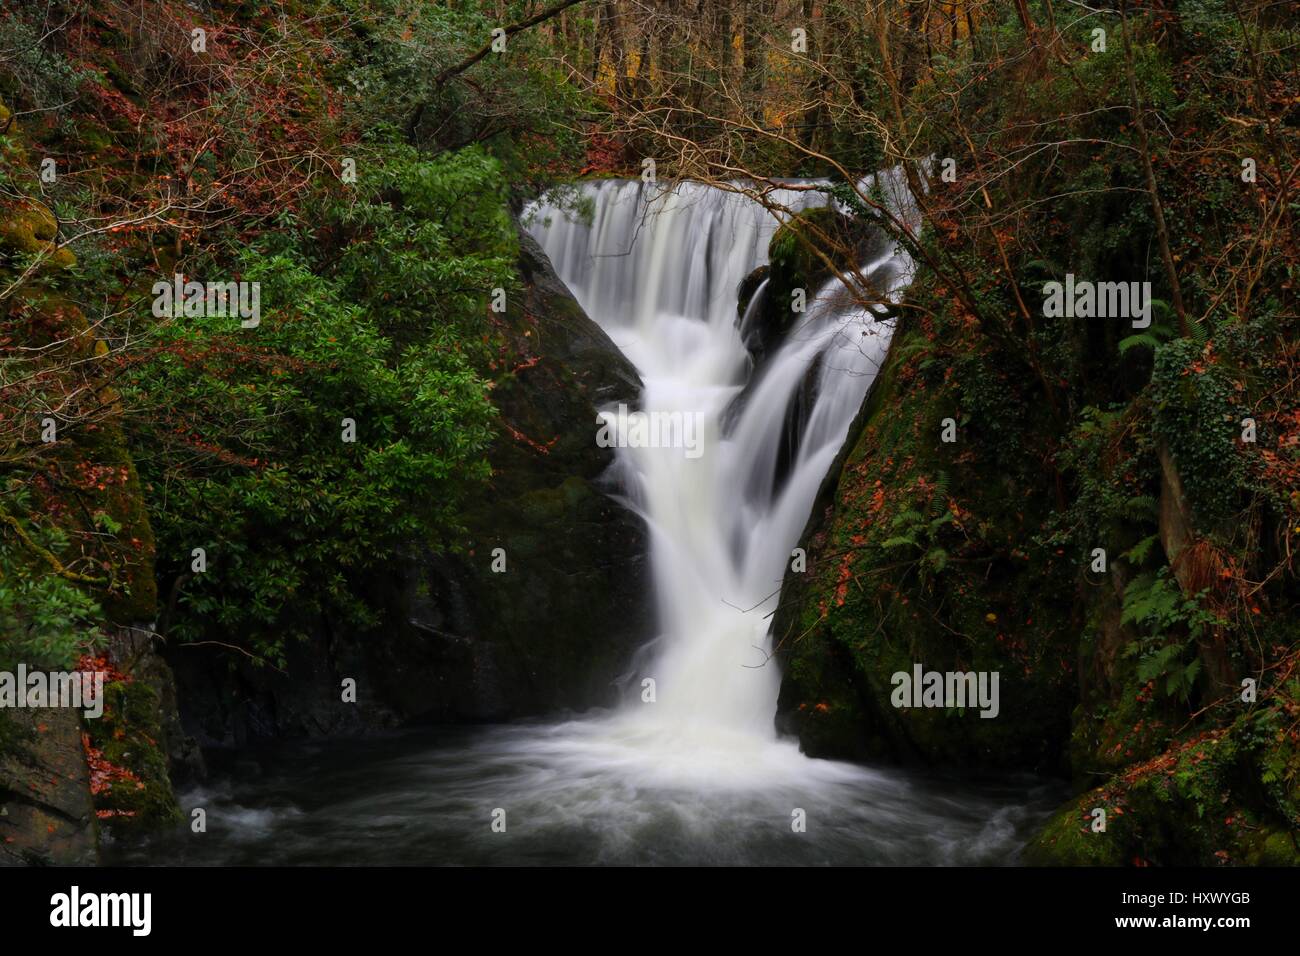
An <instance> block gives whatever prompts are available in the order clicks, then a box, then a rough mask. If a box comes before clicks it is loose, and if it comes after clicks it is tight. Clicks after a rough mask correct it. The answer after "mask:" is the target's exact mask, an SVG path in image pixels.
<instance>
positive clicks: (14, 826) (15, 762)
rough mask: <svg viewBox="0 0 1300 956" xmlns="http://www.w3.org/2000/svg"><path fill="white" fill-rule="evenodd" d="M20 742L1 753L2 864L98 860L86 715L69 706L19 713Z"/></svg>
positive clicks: (65, 863)
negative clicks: (84, 742)
mask: <svg viewBox="0 0 1300 956" xmlns="http://www.w3.org/2000/svg"><path fill="white" fill-rule="evenodd" d="M15 714H16V716H15V717H13V718H12V720H13V723H14V724H17V725H19V726H18V727H16V728H12V729H13V730H14V731H15V732H16V734H17V735H18V736H19V737H20V740H19V742H18V745H17V746H14V747H11V748H6V750H5V752H4V753H3V754H2V755H0V866H27V865H43V866H47V865H55V866H89V865H93V864H95V863H97V862H98V860H99V849H98V840H97V836H96V826H95V808H94V806H93V804H92V803H91V797H90V772H89V770H88V769H87V767H86V754H85V751H84V750H83V749H82V745H81V717H80V714H79V713H78V712H77V711H74V710H68V709H66V708H62V709H61V708H48V709H43V710H39V711H28V710H24V711H16V712H15Z"/></svg>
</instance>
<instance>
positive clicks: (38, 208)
mask: <svg viewBox="0 0 1300 956" xmlns="http://www.w3.org/2000/svg"><path fill="white" fill-rule="evenodd" d="M57 235H58V221H57V220H56V219H55V218H54V216H53V214H52V213H51V212H50V211H49V210H48V209H47V208H46V207H45V206H44V205H43V204H41V203H39V202H35V201H33V200H30V199H23V200H18V201H15V202H10V203H6V204H3V205H0V252H9V253H17V254H20V255H31V256H41V257H43V259H42V263H41V266H40V271H41V272H51V271H58V270H61V269H68V268H71V267H72V266H74V265H76V263H77V258H76V256H74V255H73V254H72V253H71V251H69V250H68V249H62V248H59V247H58V245H57V244H56V242H55V239H56V237H57Z"/></svg>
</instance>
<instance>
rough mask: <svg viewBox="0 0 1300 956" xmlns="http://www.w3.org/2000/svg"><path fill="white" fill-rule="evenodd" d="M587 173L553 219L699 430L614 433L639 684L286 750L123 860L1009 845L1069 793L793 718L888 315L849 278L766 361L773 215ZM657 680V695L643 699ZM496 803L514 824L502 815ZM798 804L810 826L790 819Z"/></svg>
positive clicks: (942, 856)
mask: <svg viewBox="0 0 1300 956" xmlns="http://www.w3.org/2000/svg"><path fill="white" fill-rule="evenodd" d="M886 185H893V186H895V187H896V186H897V184H896V183H892V181H891V183H887V184H886ZM583 193H584V195H585V197H587V198H589V199H590V200H591V205H592V208H593V211H594V215H593V218H592V221H591V222H590V224H584V223H580V222H576V221H571V220H569V219H567V218H565V217H564V216H562V215H561V214H560V213H559V211H558V210H556V209H553V208H550V207H547V206H545V205H541V206H539V207H537V208H536V209H535V210H534V213H535V215H534V216H533V220H532V222H533V225H532V227H531V228H532V231H533V233H534V235H535V236H536V237H537V238H538V239H539V241H540V242H541V243H542V245H543V247H544V248H545V249H546V251H547V252H548V254H549V255H550V257H551V259H552V261H553V263H554V264H555V266H556V267H557V271H558V272H559V273H560V275H561V276H562V278H563V279H564V280H565V281H566V282H567V283H568V285H569V287H570V288H571V289H572V290H573V291H574V293H575V295H576V296H577V297H578V299H579V301H580V302H582V304H583V305H584V306H585V308H586V309H587V311H588V313H589V314H590V315H591V316H592V318H593V319H595V320H596V321H597V322H599V323H600V324H601V325H602V326H603V327H604V328H605V330H606V331H607V332H608V333H609V335H610V337H611V338H612V339H613V340H614V342H615V343H617V344H618V346H619V347H620V348H622V349H623V350H624V352H625V353H626V354H627V356H628V357H629V358H630V359H631V360H632V361H633V362H634V364H635V365H636V366H637V368H638V369H639V370H640V372H641V375H642V379H643V382H644V385H645V389H644V394H643V395H642V400H641V406H642V407H641V411H644V412H647V413H649V412H661V413H667V414H669V415H671V414H672V413H681V414H686V413H693V414H695V415H697V416H698V419H697V421H698V424H699V426H700V432H699V433H698V435H695V436H694V437H695V438H697V439H698V440H699V444H698V446H697V447H696V451H697V452H698V454H695V453H692V454H690V455H688V454H686V451H687V449H683V448H671V447H669V448H664V447H658V448H656V447H639V448H633V447H625V448H619V449H618V451H617V453H616V459H615V464H616V468H617V471H618V474H617V476H616V477H617V479H618V481H619V482H620V484H621V487H622V490H623V493H624V495H625V498H626V501H627V504H628V505H629V507H633V508H635V509H637V510H638V511H639V512H640V513H641V514H642V515H643V516H644V517H645V519H646V521H647V523H648V526H649V528H650V531H651V549H652V553H651V563H652V566H653V572H654V577H653V580H654V587H655V594H654V595H647V596H646V600H647V601H649V600H655V601H656V603H657V608H658V612H659V623H660V632H661V636H660V637H659V638H658V639H657V640H656V641H655V642H654V643H653V645H652V646H650V647H648V648H646V649H645V652H644V653H643V655H642V659H641V660H640V661H638V663H637V666H636V673H635V675H632V676H635V678H636V679H635V680H633V681H631V682H630V686H631V693H629V695H628V700H627V701H626V703H625V704H624V705H623V706H621V707H620V708H618V709H616V710H614V711H612V712H604V713H592V714H586V715H583V716H582V717H580V718H577V719H572V720H567V721H562V722H554V721H551V722H540V721H539V722H528V723H521V724H512V725H508V726H502V727H495V728H485V729H475V730H463V731H454V732H452V734H451V736H449V735H448V733H447V732H442V733H441V734H440V736H439V738H438V741H437V743H436V745H431V744H430V743H429V741H428V737H427V736H422V735H420V734H419V733H414V734H412V735H408V736H406V737H398V738H394V739H391V740H387V741H378V742H375V741H368V742H356V743H349V742H332V743H330V744H328V745H323V744H305V745H300V746H299V747H297V748H292V747H290V748H281V749H279V750H277V751H276V752H275V755H274V759H273V761H269V762H268V764H267V766H266V768H265V769H264V770H262V771H261V772H260V773H258V774H257V775H251V776H250V775H245V776H244V777H243V778H241V777H239V776H232V777H230V778H226V779H225V781H224V782H222V783H221V784H220V785H217V786H215V787H212V786H209V787H208V788H206V789H200V790H196V791H191V792H190V793H188V794H186V795H184V800H185V803H186V804H187V806H203V807H205V808H207V811H208V821H209V833H208V835H207V836H206V837H205V838H204V839H202V840H186V839H182V840H173V842H172V843H171V844H170V845H166V846H161V847H159V846H153V847H151V846H149V845H145V846H143V847H136V848H123V850H122V851H121V852H122V854H123V856H122V859H123V860H127V861H130V860H135V861H140V860H144V861H151V860H154V859H158V858H164V859H166V860H167V861H168V862H183V861H190V862H201V863H232V864H250V863H288V864H295V863H339V862H348V863H388V864H402V863H412V864H414V863H467V864H468V863H630V862H636V863H843V864H861V863H981V862H1008V861H1010V860H1011V859H1012V858H1013V856H1014V853H1015V849H1016V847H1017V845H1018V842H1019V841H1020V840H1023V839H1024V838H1025V836H1026V835H1027V832H1028V829H1029V828H1030V827H1031V826H1032V825H1033V824H1034V822H1035V821H1036V820H1037V819H1039V818H1041V817H1042V816H1043V815H1044V814H1045V813H1046V812H1047V811H1048V810H1050V809H1051V808H1052V807H1053V806H1054V805H1055V804H1056V803H1057V802H1058V801H1059V798H1060V794H1059V792H1057V790H1056V788H1054V787H1045V786H1043V785H1041V784H1038V783H1036V782H1034V781H1017V782H1008V781H1005V780H1003V781H994V782H982V783H976V782H974V781H971V780H969V779H963V780H959V781H958V780H953V779H949V778H940V777H934V776H928V777H920V776H917V775H915V774H907V773H903V772H901V771H882V770H876V769H871V768H867V767H862V766H857V765H853V764H847V763H837V762H833V761H827V760H815V759H810V758H807V757H805V756H803V755H802V754H801V753H800V752H799V750H798V747H797V745H796V744H795V743H794V742H793V741H790V740H783V739H780V738H778V736H777V734H776V732H775V729H774V726H773V718H774V715H775V711H776V696H777V690H778V682H779V674H778V672H777V667H776V664H775V662H774V661H772V660H771V659H770V645H769V640H768V634H767V630H768V620H769V618H768V613H769V612H770V611H771V609H772V608H773V606H774V604H775V600H776V591H777V589H778V587H779V585H780V581H781V578H782V576H783V574H784V571H785V568H786V562H787V561H788V560H789V559H790V551H791V548H792V547H793V546H794V544H795V543H796V541H797V539H798V537H799V534H800V532H801V529H802V527H803V525H804V523H805V521H806V520H807V517H808V514H809V511H810V508H811V505H812V501H813V498H814V496H815V493H816V490H817V487H818V485H819V483H820V482H821V481H822V479H823V477H824V476H825V474H826V472H827V470H828V469H829V467H830V465H831V461H832V459H833V458H834V456H835V454H836V452H837V450H838V448H839V447H840V445H841V444H842V443H843V441H844V437H845V434H846V432H847V429H848V427H849V424H850V421H851V420H852V418H853V416H854V414H855V413H856V411H857V409H858V407H859V406H860V405H861V403H862V399H863V396H864V395H865V392H866V389H867V387H868V385H869V384H870V381H871V378H872V376H873V375H874V373H875V370H876V365H877V363H878V362H879V361H880V360H881V358H882V357H883V353H884V348H885V345H886V344H887V336H888V330H887V329H886V328H884V327H882V326H879V325H877V324H876V323H875V322H874V321H873V320H872V319H871V317H870V316H869V315H867V314H865V313H864V312H863V311H862V310H861V309H860V308H857V307H855V306H853V305H851V304H848V303H847V302H846V299H845V297H844V296H843V295H841V294H840V292H839V291H838V290H839V288H840V284H839V282H838V280H832V281H831V282H830V283H828V284H827V286H826V288H824V289H822V290H819V291H818V292H817V294H816V295H815V296H813V297H812V298H811V299H810V300H809V302H808V308H807V311H806V312H805V313H804V315H803V316H802V321H800V322H799V323H797V324H796V325H795V327H794V328H793V329H791V330H790V331H789V332H788V333H787V334H786V335H785V337H784V339H783V341H781V342H780V344H779V345H777V346H776V347H775V348H774V349H771V350H769V351H768V354H766V356H765V358H764V359H763V361H762V362H761V363H760V364H759V366H758V367H757V368H756V369H751V362H750V360H749V358H748V353H747V351H746V348H745V345H744V343H743V342H742V339H741V334H740V332H739V331H737V329H736V323H735V310H736V300H735V295H736V288H737V285H738V284H739V282H740V280H741V279H742V278H743V277H744V276H745V275H746V274H747V273H749V272H750V271H751V270H752V269H753V268H754V267H755V266H757V265H758V264H760V263H761V262H763V261H764V259H765V257H766V250H767V246H768V241H769V239H770V238H771V236H772V234H773V233H774V231H775V230H776V228H777V227H778V223H777V221H776V220H775V219H774V218H773V217H772V216H771V215H770V214H769V213H768V212H766V211H765V210H764V209H763V208H762V207H761V206H759V205H758V204H757V203H754V202H751V201H749V200H747V199H744V198H743V197H741V196H739V195H736V194H734V193H727V192H724V191H721V190H715V189H712V188H709V187H706V186H703V185H697V184H679V185H678V186H676V187H675V188H674V189H672V190H669V191H667V192H665V193H663V194H662V195H656V194H652V193H651V192H649V191H648V189H647V188H643V186H642V185H641V184H640V183H637V182H620V181H605V182H601V183H598V184H589V185H587V186H585V187H583ZM775 198H776V199H777V200H778V201H780V202H781V203H783V204H784V205H785V206H786V207H788V208H790V209H792V210H798V209H801V208H803V207H805V206H807V205H808V204H810V203H814V202H820V201H822V200H821V197H820V195H819V194H817V193H816V192H810V191H807V190H797V189H790V190H787V191H785V192H782V193H780V194H778V195H777V196H776V197H775ZM899 208H900V211H902V212H903V213H906V211H907V209H906V204H905V203H900V206H899ZM908 267H909V263H908V261H907V259H906V257H905V256H902V255H900V254H897V253H896V252H895V251H894V250H893V249H892V247H891V246H890V245H889V244H887V243H886V242H885V241H884V240H883V237H882V238H881V239H880V240H879V244H878V246H877V248H876V254H875V256H874V257H873V258H872V260H871V261H868V262H866V263H865V272H866V274H867V275H868V277H869V278H870V279H871V280H872V282H873V285H874V286H875V288H877V289H879V290H882V291H893V290H896V289H898V288H900V287H901V285H902V284H903V283H904V282H905V281H906V280H907V278H908ZM754 308H757V306H751V315H750V316H749V318H753V315H752V309H754ZM591 427H592V431H593V440H594V439H595V435H596V431H597V428H596V423H595V422H592V423H591ZM647 677H649V678H653V679H654V680H655V690H656V700H655V702H654V703H646V702H643V700H642V696H641V683H640V682H641V680H642V679H644V678H647ZM498 809H500V810H502V811H504V813H505V818H504V819H505V820H506V821H507V830H506V832H505V833H498V832H494V831H493V830H492V829H491V828H490V827H489V822H490V820H491V819H492V814H493V813H494V811H496V810H498ZM796 811H803V812H804V814H806V819H807V829H806V832H795V831H794V829H793V828H792V826H791V822H792V819H793V817H792V814H795V813H796Z"/></svg>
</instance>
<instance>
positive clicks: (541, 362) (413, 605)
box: [168, 234, 653, 745]
mask: <svg viewBox="0 0 1300 956" xmlns="http://www.w3.org/2000/svg"><path fill="white" fill-rule="evenodd" d="M519 270H520V274H521V276H522V278H523V280H524V285H525V294H524V295H523V296H522V297H520V296H515V297H513V299H514V300H515V301H512V302H511V303H510V307H509V309H508V311H507V312H506V313H505V314H504V315H503V316H502V325H503V328H502V331H503V332H504V334H505V337H506V340H507V351H508V353H510V358H509V364H508V367H510V368H513V369H514V371H513V373H511V374H508V375H506V376H504V377H503V378H501V379H500V380H499V381H498V383H497V385H496V387H495V388H494V390H493V392H492V398H493V403H494V404H495V405H496V406H497V408H498V409H499V410H500V419H499V426H498V435H497V438H496V440H495V441H494V443H493V445H492V448H491V449H490V451H489V460H490V462H491V465H492V470H493V475H492V478H491V480H490V482H489V484H488V486H487V487H486V488H485V489H483V490H482V491H481V492H480V493H478V494H477V495H475V496H474V497H473V498H472V499H471V500H470V501H469V502H468V503H467V505H466V507H465V508H464V509H463V512H462V521H463V524H464V526H465V529H466V532H467V533H466V535H465V537H464V540H463V542H462V545H463V546H462V548H460V549H459V550H458V551H457V552H456V553H451V552H448V551H435V550H434V549H432V548H430V547H426V546H423V545H421V544H418V543H415V544H413V546H412V557H411V560H410V561H409V562H406V563H405V564H403V565H401V566H398V567H394V568H392V570H391V574H390V575H388V576H385V577H383V578H376V579H373V580H370V581H368V582H365V584H364V589H365V591H366V593H367V596H368V597H370V598H371V600H372V601H373V602H375V603H377V604H378V605H380V606H382V607H383V608H385V609H386V611H387V617H388V621H389V623H388V624H387V625H386V626H385V627H383V628H381V629H379V630H377V631H376V632H373V633H369V634H350V633H337V632H336V631H335V630H334V629H331V628H330V627H328V626H327V625H321V626H319V627H318V628H317V633H316V634H315V635H314V636H313V638H312V639H311V640H310V641H308V642H306V643H303V644H298V645H295V646H293V647H290V648H289V650H288V660H287V662H286V666H285V668H284V672H283V673H277V672H276V671H273V670H270V669H268V668H265V667H262V668H259V667H254V666H252V665H251V664H244V663H242V662H240V663H236V664H235V665H233V669H232V667H231V666H230V665H229V664H228V663H226V664H221V663H216V662H215V661H214V657H215V656H216V655H217V654H218V653H219V649H218V650H216V651H214V650H213V649H211V648H184V647H181V648H175V649H172V650H170V651H169V652H168V653H169V659H170V660H171V662H172V664H173V666H174V667H175V669H176V673H177V678H178V680H179V681H180V683H181V685H182V689H183V693H182V704H183V708H184V710H185V712H186V714H187V726H188V727H189V729H190V731H191V732H192V733H194V734H196V735H197V736H199V738H200V740H202V741H206V742H208V743H224V744H236V745H241V744H243V743H244V742H245V741H247V740H248V739H250V738H256V737H267V736H281V735H314V734H326V733H356V732H361V731H365V730H369V729H374V728H383V727H390V726H395V725H398V724H401V723H407V722H413V721H415V722H422V721H442V722H455V721H478V720H501V719H507V718H513V717H519V716H525V715H535V714H541V713H545V712H548V711H554V710H560V709H583V708H587V707H591V706H595V705H603V704H609V703H612V702H613V700H614V698H615V695H616V687H615V685H614V681H615V679H616V678H617V677H618V676H619V675H620V674H621V673H622V672H623V670H624V669H625V668H626V666H627V663H628V661H629V659H630V658H631V655H632V653H633V651H634V650H635V649H636V648H637V647H638V646H639V645H640V644H642V643H644V642H645V641H646V640H648V639H649V637H650V636H651V627H652V624H653V621H652V620H651V618H650V614H649V610H648V602H647V600H646V594H647V593H648V586H649V582H648V575H649V570H648V567H647V563H646V551H647V542H646V529H645V525H644V522H643V521H642V520H641V519H640V518H639V517H637V516H636V515H634V514H633V513H632V512H630V511H629V510H627V509H626V508H625V507H624V506H623V505H621V504H620V503H619V502H617V501H616V500H615V499H614V498H612V497H611V493H612V492H614V490H615V489H614V485H613V483H612V482H611V481H610V480H609V479H608V476H607V472H608V471H609V468H610V465H611V464H612V462H613V452H612V450H611V449H607V448H600V447H598V446H597V445H596V442H595V435H596V429H597V423H596V412H597V409H598V408H602V407H605V406H607V405H609V404H613V403H617V402H626V403H627V404H628V405H630V406H631V405H635V403H636V401H637V399H638V397H639V395H640V390H641V382H640V378H639V377H638V375H637V373H636V370H635V368H634V367H633V366H632V365H631V363H630V362H628V361H627V359H626V358H624V357H623V355H622V353H620V352H619V351H618V348H617V347H616V346H615V345H614V343H613V342H612V341H610V339H609V337H608V336H607V335H606V334H605V333H604V331H603V330H601V328H600V327H599V326H597V325H596V324H595V323H594V322H592V321H591V319H590V318H588V316H587V315H586V313H585V312H583V310H582V307H581V306H580V305H579V304H578V302H577V300H576V299H574V298H573V295H572V294H571V293H570V292H569V290H568V289H567V288H566V287H565V286H564V284H563V283H562V282H561V281H560V279H559V278H558V276H557V275H556V274H555V271H554V269H553V268H552V266H551V263H550V261H549V259H548V258H547V257H546V254H545V252H543V251H542V249H541V248H540V247H539V246H538V245H537V243H536V242H534V241H533V239H532V238H531V237H529V236H528V235H526V234H521V236H520V258H519ZM496 548H501V549H503V550H504V552H505V562H506V565H505V566H506V570H505V572H504V573H494V572H493V570H492V565H493V557H494V554H493V553H494V549H496ZM349 677H350V678H352V679H354V680H356V682H357V702H356V703H355V704H352V703H344V702H343V701H342V690H341V684H342V681H343V680H344V679H345V678H349Z"/></svg>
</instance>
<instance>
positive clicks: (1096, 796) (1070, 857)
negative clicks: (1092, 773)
mask: <svg viewBox="0 0 1300 956" xmlns="http://www.w3.org/2000/svg"><path fill="white" fill-rule="evenodd" d="M1293 707H1294V702H1293V701H1291V700H1290V699H1289V698H1287V697H1284V696H1282V695H1280V694H1279V695H1278V696H1277V697H1275V698H1274V699H1273V701H1272V704H1271V706H1261V707H1258V708H1256V709H1255V710H1253V711H1251V712H1250V713H1248V714H1245V715H1242V716H1240V717H1238V718H1237V719H1236V720H1235V721H1234V722H1233V723H1232V724H1231V725H1229V726H1228V727H1226V728H1221V729H1219V730H1213V731H1207V732H1202V733H1200V734H1196V735H1195V736H1192V737H1189V738H1187V739H1185V740H1182V741H1179V742H1177V743H1175V744H1174V745H1173V746H1171V747H1170V748H1169V750H1167V751H1165V752H1164V753H1162V754H1160V755H1158V756H1156V757H1155V758H1153V759H1151V760H1148V761H1145V762H1143V763H1141V764H1137V765H1135V766H1133V767H1130V768H1128V769H1126V770H1125V771H1124V772H1123V773H1121V774H1119V775H1117V776H1115V777H1113V778H1112V779H1111V780H1110V781H1109V782H1107V783H1105V784H1103V785H1102V786H1100V787H1097V788H1094V789H1092V790H1090V791H1089V792H1087V793H1085V794H1083V795H1082V796H1080V797H1078V798H1076V799H1075V800H1072V801H1071V802H1070V803H1069V804H1068V805H1067V806H1065V807H1064V808H1062V809H1061V810H1059V811H1058V812H1057V813H1056V814H1054V815H1053V817H1052V818H1051V819H1050V820H1049V821H1048V823H1047V824H1046V825H1045V826H1044V827H1043V828H1042V830H1041V831H1040V832H1039V834H1038V835H1037V836H1036V837H1035V838H1034V839H1033V840H1032V841H1031V842H1030V844H1029V846H1028V848H1027V849H1026V853H1025V858H1026V861H1027V862H1030V863H1034V864H1044V865H1068V866H1093V865H1147V864H1154V865H1160V866H1215V865H1249V866H1257V865H1268V866H1297V865H1300V846H1298V845H1297V838H1298V837H1300V749H1298V748H1297V746H1296V743H1295V741H1293V740H1291V739H1290V737H1289V736H1288V731H1287V729H1286V728H1287V726H1288V724H1289V722H1290V721H1291V720H1293V718H1291V717H1289V716H1288V714H1287V711H1288V708H1293ZM1096 808H1101V809H1103V810H1105V811H1106V817H1105V824H1106V827H1105V831H1104V832H1093V830H1092V820H1093V812H1094V810H1095V809H1096Z"/></svg>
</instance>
